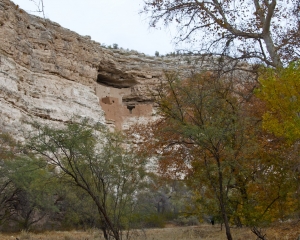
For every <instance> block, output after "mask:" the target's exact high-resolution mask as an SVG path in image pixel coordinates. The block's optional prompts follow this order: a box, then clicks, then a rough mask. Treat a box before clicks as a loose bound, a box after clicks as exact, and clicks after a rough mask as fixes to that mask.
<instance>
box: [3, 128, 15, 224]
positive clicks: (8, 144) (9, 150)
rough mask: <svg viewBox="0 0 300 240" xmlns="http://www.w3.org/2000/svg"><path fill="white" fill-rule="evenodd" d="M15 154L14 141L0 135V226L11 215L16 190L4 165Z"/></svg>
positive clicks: (9, 137)
mask: <svg viewBox="0 0 300 240" xmlns="http://www.w3.org/2000/svg"><path fill="white" fill-rule="evenodd" d="M16 152H17V145H16V142H15V141H14V139H13V138H12V137H11V136H10V135H9V134H7V133H2V132H1V133H0V225H2V224H4V223H5V222H6V221H7V220H8V219H9V218H10V217H11V215H12V211H11V209H10V207H11V204H10V203H11V202H12V201H13V199H14V196H15V194H16V191H17V189H16V188H15V186H14V184H13V182H12V181H11V179H10V178H9V177H8V175H7V174H8V171H7V168H6V163H7V162H9V161H11V160H12V159H13V158H14V156H15V154H16Z"/></svg>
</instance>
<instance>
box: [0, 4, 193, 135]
mask: <svg viewBox="0 0 300 240" xmlns="http://www.w3.org/2000/svg"><path fill="white" fill-rule="evenodd" d="M0 43H1V44H0V104H1V106H0V107H1V108H0V109H1V110H0V111H1V118H0V125H1V126H2V127H3V130H8V131H12V132H18V131H19V129H20V128H22V125H23V123H22V119H27V118H28V117H30V118H32V119H34V120H41V121H45V120H47V121H48V122H52V123H54V122H63V121H66V120H67V119H68V118H70V117H71V116H72V115H74V114H78V115H82V116H86V117H89V118H92V119H93V120H94V121H100V122H106V123H107V124H112V125H113V126H116V127H117V128H119V129H124V128H126V129H128V128H130V126H131V125H132V124H135V123H145V122H147V121H151V120H153V119H154V118H155V110H154V109H153V108H152V103H153V99H152V95H151V94H150V92H151V91H149V90H153V89H155V88H156V87H157V85H158V83H159V82H160V81H161V80H163V78H164V71H181V70H182V71H183V70H184V72H189V71H192V70H193V69H194V66H193V65H192V64H189V63H187V61H189V60H186V59H185V57H173V58H160V57H159V58H158V57H149V56H146V55H145V54H141V53H138V52H136V51H125V50H121V49H106V48H103V47H101V45H100V43H97V42H95V41H93V40H91V38H90V37H89V36H80V35H79V34H77V33H75V32H73V31H71V30H69V29H65V28H63V27H61V26H60V25H59V24H57V23H54V22H51V21H50V20H48V19H47V20H45V19H42V18H39V17H36V16H32V15H30V14H27V13H26V12H25V11H23V10H22V9H20V8H19V7H18V6H16V5H15V4H14V3H12V2H11V1H10V0H1V1H0ZM115 100H116V102H114V101H115ZM100 105H101V106H100ZM102 109H104V111H105V113H104V112H103V111H102ZM104 115H105V116H106V118H104Z"/></svg>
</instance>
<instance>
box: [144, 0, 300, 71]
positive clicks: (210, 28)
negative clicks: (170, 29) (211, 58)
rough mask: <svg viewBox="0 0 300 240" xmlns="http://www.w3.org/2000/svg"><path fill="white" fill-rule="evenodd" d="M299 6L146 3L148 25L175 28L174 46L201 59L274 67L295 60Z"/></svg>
mask: <svg viewBox="0 0 300 240" xmlns="http://www.w3.org/2000/svg"><path fill="white" fill-rule="evenodd" d="M299 8H300V3H299V0H291V1H289V0H277V1H276V0H245V1H234V0H211V1H204V0H160V1H157V0H146V1H145V7H144V12H146V13H149V14H150V16H151V21H150V25H151V26H152V27H155V26H156V25H157V24H158V23H159V22H160V21H162V22H163V23H164V24H165V25H168V24H171V23H173V22H174V23H176V25H177V26H178V33H179V34H178V37H177V40H178V41H186V40H190V41H193V42H194V41H196V42H197V41H198V42H199V43H201V46H199V47H200V50H199V51H200V53H212V54H215V55H218V54H219V55H227V56H230V57H233V58H235V59H256V60H257V61H259V62H263V63H265V64H267V65H270V66H273V67H282V66H283V64H285V63H288V62H290V61H291V60H294V59H296V58H299V56H300V52H299V47H300V41H299V40H300V31H299V28H300V21H299V20H300V15H299Z"/></svg>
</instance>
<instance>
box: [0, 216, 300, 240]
mask: <svg viewBox="0 0 300 240" xmlns="http://www.w3.org/2000/svg"><path fill="white" fill-rule="evenodd" d="M264 232H265V233H266V234H267V239H269V240H271V239H272V240H296V239H298V237H299V236H300V221H298V222H290V223H281V224H279V223H278V224H275V225H273V226H272V227H269V228H267V229H264ZM232 235H233V239H235V240H245V239H246V240H252V239H253V240H255V239H256V236H255V235H254V234H253V233H252V232H251V231H250V230H249V229H247V228H242V229H238V228H232ZM0 239H1V240H16V239H19V240H103V239H104V238H103V237H102V234H101V232H100V231H99V230H94V229H92V230H89V231H85V232H83V231H70V232H64V231H55V232H44V233H38V234H34V233H27V232H21V233H18V234H0ZM131 239H132V240H194V239H202V240H223V239H224V240H226V236H225V231H224V230H222V231H221V230H220V226H217V225H215V226H211V225H208V224H202V225H200V226H195V227H174V226H168V227H166V228H163V229H146V230H136V231H133V232H131Z"/></svg>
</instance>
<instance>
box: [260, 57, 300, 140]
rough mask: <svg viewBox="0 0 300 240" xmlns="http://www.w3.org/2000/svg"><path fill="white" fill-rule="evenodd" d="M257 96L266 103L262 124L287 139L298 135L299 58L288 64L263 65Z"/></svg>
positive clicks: (298, 136) (299, 135)
mask: <svg viewBox="0 0 300 240" xmlns="http://www.w3.org/2000/svg"><path fill="white" fill-rule="evenodd" d="M259 82H260V87H259V88H258V89H257V91H256V93H257V96H258V97H260V98H261V99H262V100H263V101H264V102H265V103H266V105H267V111H266V112H265V114H264V116H263V126H264V128H265V129H266V130H268V131H270V132H271V133H274V134H275V135H277V136H280V137H285V138H286V139H287V140H288V141H290V142H295V141H298V140H299V139H300V62H299V61H297V62H292V63H290V64H289V66H288V67H287V68H278V69H270V68H269V69H267V68H263V69H262V70H261V74H260V77H259Z"/></svg>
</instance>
